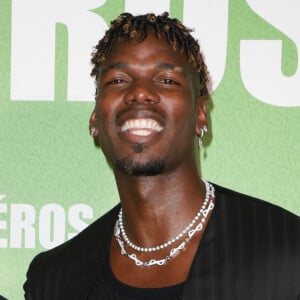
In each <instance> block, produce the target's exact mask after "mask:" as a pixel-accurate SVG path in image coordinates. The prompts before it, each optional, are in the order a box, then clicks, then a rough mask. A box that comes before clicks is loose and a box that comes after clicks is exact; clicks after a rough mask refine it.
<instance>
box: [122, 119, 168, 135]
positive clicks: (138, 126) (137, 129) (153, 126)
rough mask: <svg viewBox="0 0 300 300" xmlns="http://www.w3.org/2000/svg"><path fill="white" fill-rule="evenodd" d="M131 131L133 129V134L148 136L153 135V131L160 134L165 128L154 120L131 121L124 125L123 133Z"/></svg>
mask: <svg viewBox="0 0 300 300" xmlns="http://www.w3.org/2000/svg"><path fill="white" fill-rule="evenodd" d="M130 129H132V133H133V134H137V135H143V136H146V135H149V134H150V133H151V132H150V131H151V130H154V131H157V132H160V131H162V129H163V128H162V127H161V126H160V125H159V124H158V123H157V122H156V121H155V120H153V119H131V120H127V121H126V122H125V123H124V124H123V126H122V127H121V131H122V132H124V131H127V130H130Z"/></svg>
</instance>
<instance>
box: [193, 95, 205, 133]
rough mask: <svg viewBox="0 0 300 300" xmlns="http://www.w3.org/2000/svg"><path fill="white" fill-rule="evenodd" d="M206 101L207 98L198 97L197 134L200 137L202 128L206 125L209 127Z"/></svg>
mask: <svg viewBox="0 0 300 300" xmlns="http://www.w3.org/2000/svg"><path fill="white" fill-rule="evenodd" d="M206 101H207V97H205V96H197V99H196V107H195V109H196V129H195V131H196V134H197V135H198V136H200V135H201V131H202V130H201V128H202V127H203V126H204V125H206V126H207V114H206Z"/></svg>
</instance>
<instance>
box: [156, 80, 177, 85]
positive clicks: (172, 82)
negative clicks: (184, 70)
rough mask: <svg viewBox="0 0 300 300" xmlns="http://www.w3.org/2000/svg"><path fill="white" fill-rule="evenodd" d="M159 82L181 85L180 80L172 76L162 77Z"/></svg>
mask: <svg viewBox="0 0 300 300" xmlns="http://www.w3.org/2000/svg"><path fill="white" fill-rule="evenodd" d="M157 82H158V83H163V84H168V85H179V82H178V81H176V80H174V79H172V78H162V79H158V80H157Z"/></svg>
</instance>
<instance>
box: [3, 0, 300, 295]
mask: <svg viewBox="0 0 300 300" xmlns="http://www.w3.org/2000/svg"><path fill="white" fill-rule="evenodd" d="M87 2H88V4H87ZM149 2H150V3H149ZM264 2H265V1H263V2H261V1H255V0H251V1H250V0H248V1H243V0H230V1H225V0H211V1H203V0H201V1H198V0H178V1H176V0H173V1H172V0H169V1H166V0H160V1H157V0H155V1H146V0H145V1H141V0H139V1H133V0H130V1H129V0H128V1H125V0H115V1H113V0H107V1H105V0H98V1H97V0H94V1H85V0H76V1H70V0H63V1H60V2H59V3H58V4H57V3H53V1H51V0H45V1H39V0H12V1H9V0H1V1H0V294H2V295H4V296H6V297H7V298H9V299H22V298H23V291H22V284H23V282H24V280H25V273H26V270H27V268H28V264H29V262H30V261H31V260H32V258H33V257H34V255H35V254H36V253H38V252H40V251H44V250H46V249H48V248H51V247H54V246H55V245H57V244H59V243H61V242H63V241H64V240H66V239H68V238H70V237H72V236H73V235H74V234H76V233H78V231H80V230H82V229H83V228H84V227H85V226H86V225H87V224H89V223H91V222H92V220H94V219H96V218H97V217H99V216H101V215H102V214H103V213H104V212H105V211H107V210H108V209H109V208H111V207H112V206H113V205H114V204H115V203H117V202H118V194H117V192H116V187H115V183H114V178H113V175H112V172H111V170H110V169H109V167H108V166H107V164H106V161H105V159H104V157H103V155H102V153H101V151H100V150H99V149H96V148H95V147H94V144H93V142H92V139H91V138H90V136H89V133H88V120H89V115H90V113H91V111H92V108H93V105H94V103H93V93H94V90H93V82H92V79H91V78H89V68H90V66H88V65H85V64H84V60H83V59H82V57H83V56H84V57H85V60H86V61H88V60H89V58H90V53H91V52H92V46H93V45H95V44H96V42H97V39H99V38H100V36H101V34H102V33H103V32H104V30H105V29H106V27H107V25H106V24H108V22H109V20H111V19H112V18H114V17H116V16H117V15H118V14H119V13H120V12H123V11H124V10H129V9H130V11H133V12H134V13H138V12H145V10H148V11H155V12H162V11H164V10H168V11H170V13H171V15H172V16H176V17H178V18H180V19H183V21H184V23H185V24H187V25H188V26H190V27H193V28H195V36H196V37H197V38H198V39H199V41H200V43H203V51H204V54H205V56H206V57H207V64H208V68H209V69H210V70H211V77H212V91H213V93H212V97H211V100H210V102H209V106H210V134H209V135H208V136H207V137H206V139H205V142H204V147H203V150H202V151H201V155H200V156H201V165H200V169H201V172H202V174H203V177H205V178H206V179H208V180H211V181H213V182H215V183H217V184H219V185H223V186H226V187H229V188H232V189H234V190H238V191H240V192H243V193H246V194H250V195H253V196H256V197H259V198H262V199H264V200H266V201H269V202H271V203H274V204H276V205H279V206H282V207H284V208H285V209H287V210H289V211H292V212H293V213H295V214H298V215H300V202H299V200H298V195H299V192H300V186H299V178H300V176H299V175H300V158H299V153H300V134H299V132H300V125H299V120H300V118H299V117H300V110H299V106H300V89H299V83H300V74H299V73H300V71H299V64H298V53H299V52H298V49H300V39H299V36H300V21H299V18H298V17H297V14H299V12H300V3H299V2H297V1H295V0H294V1H292V0H289V1H285V2H283V1H272V3H271V4H269V3H264ZM88 5H90V6H91V7H89V6H88ZM85 6H86V7H85ZM297 12H298V13H297ZM49 24H50V25H51V26H50V25H49ZM87 24H88V26H87ZM95 37H96V38H95ZM89 40H91V41H92V42H91V43H88V41H89ZM205 42H206V43H205ZM87 43H88V44H87ZM206 45H208V46H207V47H206ZM72 49H73V50H72ZM210 66H211V68H210ZM73 75H74V76H75V77H76V76H78V78H75V77H74V78H73V77H72V76H73ZM89 82H90V86H89V85H88V84H89ZM89 95H90V96H89ZM81 97H82V99H81Z"/></svg>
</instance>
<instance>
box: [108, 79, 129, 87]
mask: <svg viewBox="0 0 300 300" xmlns="http://www.w3.org/2000/svg"><path fill="white" fill-rule="evenodd" d="M122 83H128V81H127V80H125V79H122V78H115V79H112V80H109V81H107V82H106V83H105V85H114V84H122Z"/></svg>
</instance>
